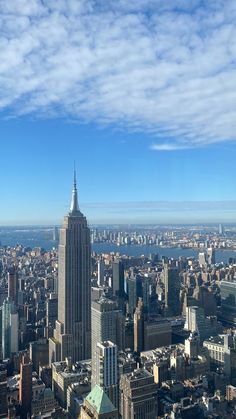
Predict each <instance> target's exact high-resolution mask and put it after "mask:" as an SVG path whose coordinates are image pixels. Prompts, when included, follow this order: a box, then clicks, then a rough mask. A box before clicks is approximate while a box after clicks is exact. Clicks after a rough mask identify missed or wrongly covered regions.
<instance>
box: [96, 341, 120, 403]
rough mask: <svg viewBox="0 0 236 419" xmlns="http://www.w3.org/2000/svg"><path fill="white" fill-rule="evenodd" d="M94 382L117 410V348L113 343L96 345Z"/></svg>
mask: <svg viewBox="0 0 236 419" xmlns="http://www.w3.org/2000/svg"><path fill="white" fill-rule="evenodd" d="M94 381H95V384H97V385H99V386H100V387H102V388H103V390H104V391H105V393H106V394H107V395H108V397H109V399H110V400H111V401H112V403H113V404H114V406H115V407H117V408H118V407H119V405H118V400H119V394H118V392H119V386H118V381H119V377H118V348H117V345H115V344H114V343H113V342H110V341H105V342H102V343H100V342H98V343H97V347H96V361H95V380H94Z"/></svg>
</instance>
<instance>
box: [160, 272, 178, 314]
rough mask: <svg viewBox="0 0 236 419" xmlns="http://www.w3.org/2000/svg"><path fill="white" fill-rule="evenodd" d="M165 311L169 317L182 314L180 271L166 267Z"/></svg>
mask: <svg viewBox="0 0 236 419" xmlns="http://www.w3.org/2000/svg"><path fill="white" fill-rule="evenodd" d="M163 274H164V285H165V311H166V315H168V316H178V315H179V314H180V295H179V294H180V277H179V270H178V269H177V268H174V267H169V266H168V265H167V264H165V265H164V271H163Z"/></svg>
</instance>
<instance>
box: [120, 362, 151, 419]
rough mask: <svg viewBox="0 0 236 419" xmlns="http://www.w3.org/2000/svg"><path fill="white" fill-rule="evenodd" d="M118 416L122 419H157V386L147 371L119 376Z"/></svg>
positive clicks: (140, 370) (136, 371) (141, 370)
mask: <svg viewBox="0 0 236 419" xmlns="http://www.w3.org/2000/svg"><path fill="white" fill-rule="evenodd" d="M120 414H121V416H122V418H123V419H154V418H156V417H157V385H156V384H155V383H154V377H153V375H152V374H151V373H150V372H149V371H147V370H145V369H139V370H135V371H134V372H132V373H129V374H124V375H122V376H121V379H120Z"/></svg>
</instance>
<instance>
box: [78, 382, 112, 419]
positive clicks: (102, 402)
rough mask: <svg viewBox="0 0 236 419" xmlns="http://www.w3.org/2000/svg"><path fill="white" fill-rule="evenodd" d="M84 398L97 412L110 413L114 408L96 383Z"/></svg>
mask: <svg viewBox="0 0 236 419" xmlns="http://www.w3.org/2000/svg"><path fill="white" fill-rule="evenodd" d="M85 400H87V401H88V402H89V404H90V405H91V406H92V407H93V409H94V410H95V411H96V412H97V413H110V412H114V410H116V408H115V407H114V405H113V404H112V402H111V400H110V399H109V397H108V396H107V395H106V393H105V392H104V390H103V389H102V388H101V387H99V386H98V385H96V386H95V387H94V388H93V389H92V391H90V393H89V394H88V396H87V397H86V399H85Z"/></svg>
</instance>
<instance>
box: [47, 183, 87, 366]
mask: <svg viewBox="0 0 236 419" xmlns="http://www.w3.org/2000/svg"><path fill="white" fill-rule="evenodd" d="M90 258H91V246H90V231H89V228H88V225H87V220H86V218H85V216H84V215H83V214H82V213H81V211H80V209H79V206H78V198H77V187H76V177H75V176H74V188H73V192H72V201H71V207H70V211H69V214H68V215H66V216H65V217H64V222H63V225H62V228H61V230H60V242H59V248H58V320H57V322H56V330H55V332H54V339H50V358H51V359H52V358H53V359H54V360H55V361H60V360H63V359H64V358H65V357H67V356H72V360H73V362H75V361H79V360H83V359H88V358H89V357H90V354H91V287H90ZM58 355H59V359H57V357H58Z"/></svg>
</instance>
